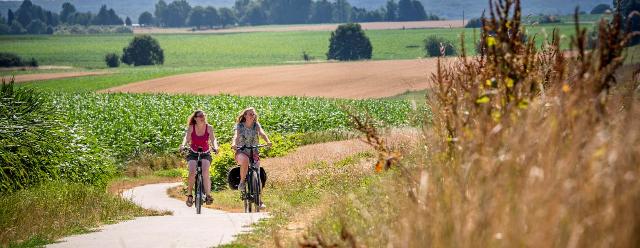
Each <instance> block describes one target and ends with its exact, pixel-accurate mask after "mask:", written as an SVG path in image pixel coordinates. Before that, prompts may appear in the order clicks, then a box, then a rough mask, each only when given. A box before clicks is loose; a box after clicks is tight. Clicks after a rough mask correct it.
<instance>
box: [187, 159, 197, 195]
mask: <svg viewBox="0 0 640 248" xmlns="http://www.w3.org/2000/svg"><path fill="white" fill-rule="evenodd" d="M197 164H198V161H195V160H189V183H188V184H187V195H192V194H193V193H192V192H193V184H194V183H195V180H196V165H197Z"/></svg>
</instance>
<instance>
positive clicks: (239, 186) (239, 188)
mask: <svg viewBox="0 0 640 248" xmlns="http://www.w3.org/2000/svg"><path fill="white" fill-rule="evenodd" d="M238 190H240V191H244V182H241V183H240V184H238Z"/></svg>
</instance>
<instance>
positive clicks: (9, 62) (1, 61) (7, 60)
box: [0, 52, 24, 67]
mask: <svg viewBox="0 0 640 248" xmlns="http://www.w3.org/2000/svg"><path fill="white" fill-rule="evenodd" d="M13 66H24V62H22V58H20V56H18V55H17V54H15V53H2V52H0V67H13Z"/></svg>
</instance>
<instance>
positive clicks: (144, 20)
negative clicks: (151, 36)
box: [138, 11, 153, 26]
mask: <svg viewBox="0 0 640 248" xmlns="http://www.w3.org/2000/svg"><path fill="white" fill-rule="evenodd" d="M138 24H140V25H144V26H150V25H153V15H151V13H149V12H148V11H145V12H142V14H140V17H138Z"/></svg>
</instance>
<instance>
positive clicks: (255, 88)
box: [102, 59, 436, 99]
mask: <svg viewBox="0 0 640 248" xmlns="http://www.w3.org/2000/svg"><path fill="white" fill-rule="evenodd" d="M435 71H436V59H416V60H386V61H363V62H341V63H338V62H335V63H320V64H306V65H285V66H266V67H253V68H237V69H226V70H220V71H210V72H198V73H190V74H182V75H175V76H169V77H164V78H158V79H152V80H147V81H142V82H138V83H133V84H128V85H123V86H118V87H115V88H110V89H107V90H103V91H102V92H128V93H170V94H199V95H216V94H221V93H225V94H231V95H241V96H317V97H330V98H353V99H362V98H380V97H388V96H394V95H398V94H401V93H404V92H406V91H414V90H423V89H426V88H427V87H428V84H427V81H428V76H429V75H430V74H431V73H432V72H435Z"/></svg>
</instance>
